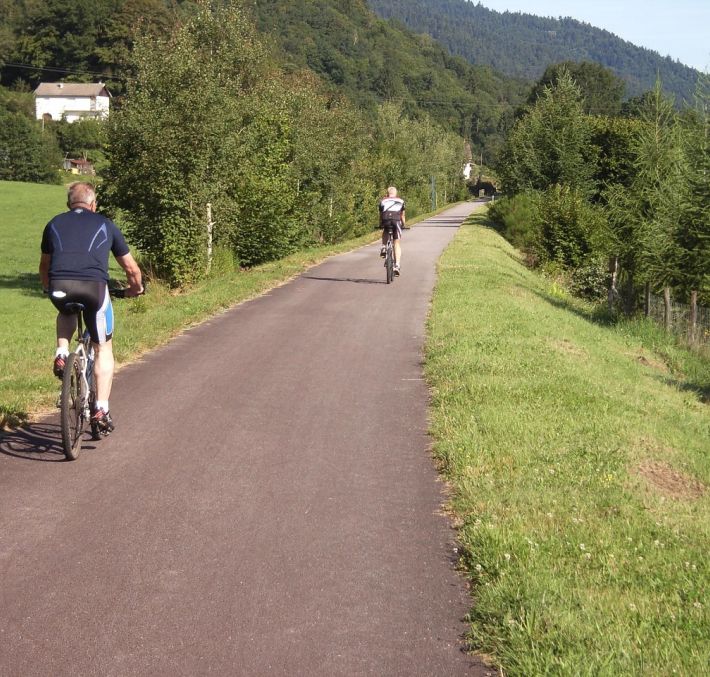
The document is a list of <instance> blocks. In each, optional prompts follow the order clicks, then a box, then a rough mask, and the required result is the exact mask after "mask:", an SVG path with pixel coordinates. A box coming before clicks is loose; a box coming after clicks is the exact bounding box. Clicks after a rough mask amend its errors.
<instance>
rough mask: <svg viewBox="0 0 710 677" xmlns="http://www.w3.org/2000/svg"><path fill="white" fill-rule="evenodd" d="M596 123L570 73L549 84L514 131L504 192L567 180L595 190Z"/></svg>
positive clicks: (504, 166)
mask: <svg viewBox="0 0 710 677" xmlns="http://www.w3.org/2000/svg"><path fill="white" fill-rule="evenodd" d="M591 138H592V126H591V124H590V123H589V118H588V116H586V115H585V114H584V112H583V110H582V103H581V94H580V91H579V88H578V87H577V86H576V85H575V83H574V82H573V80H572V77H571V76H570V75H569V73H567V72H565V71H563V72H561V73H560V76H559V78H558V80H557V82H556V83H555V84H554V85H551V86H545V87H544V88H543V91H542V94H541V95H540V96H539V97H538V98H537V100H536V101H535V104H534V105H533V106H532V107H531V108H530V109H529V110H528V112H527V113H526V114H525V115H524V116H523V117H521V118H520V119H519V120H518V121H517V122H516V123H515V126H514V127H513V129H512V131H511V132H510V134H509V136H508V139H507V142H506V146H505V150H504V153H503V158H502V160H501V162H500V167H499V173H500V176H501V179H502V181H503V187H504V190H505V191H506V192H508V193H511V194H516V193H519V192H522V191H526V190H545V189H546V188H547V187H548V186H550V185H554V184H565V185H567V186H570V187H571V188H573V189H574V190H575V191H578V192H581V193H583V194H591V193H592V192H593V191H594V186H593V183H592V177H593V176H594V173H595V171H596V157H595V153H594V147H593V146H592V144H591Z"/></svg>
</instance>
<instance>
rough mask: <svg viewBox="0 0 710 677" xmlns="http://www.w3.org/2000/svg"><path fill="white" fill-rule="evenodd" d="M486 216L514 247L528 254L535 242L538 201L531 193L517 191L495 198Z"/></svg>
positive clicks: (532, 250) (531, 251)
mask: <svg viewBox="0 0 710 677" xmlns="http://www.w3.org/2000/svg"><path fill="white" fill-rule="evenodd" d="M488 216H489V217H490V219H491V221H492V222H493V223H494V224H495V226H496V229H497V230H498V232H499V233H500V234H501V235H502V236H503V237H504V238H505V239H506V240H508V242H510V243H511V244H512V245H513V246H514V247H515V248H516V249H519V250H521V251H523V252H525V253H526V254H528V255H530V254H532V253H533V252H534V249H535V244H536V242H537V232H538V231H537V224H538V222H539V217H538V201H537V200H536V199H535V195H534V194H533V193H518V194H517V195H511V196H510V197H504V198H502V199H500V200H496V201H495V202H493V203H491V204H490V206H489V207H488Z"/></svg>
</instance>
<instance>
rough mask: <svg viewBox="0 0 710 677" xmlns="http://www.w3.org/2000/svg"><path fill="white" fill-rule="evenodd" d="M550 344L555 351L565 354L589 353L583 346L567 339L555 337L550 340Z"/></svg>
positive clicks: (581, 354)
mask: <svg viewBox="0 0 710 677" xmlns="http://www.w3.org/2000/svg"><path fill="white" fill-rule="evenodd" d="M550 345H551V346H552V347H553V348H554V349H555V350H557V351H559V352H561V353H565V354H566V355H573V356H574V357H585V358H586V357H589V354H588V353H587V351H586V350H584V349H583V348H580V347H579V346H578V345H575V344H574V343H572V341H569V340H567V339H555V340H552V341H550Z"/></svg>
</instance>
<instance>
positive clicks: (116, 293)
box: [108, 282, 148, 299]
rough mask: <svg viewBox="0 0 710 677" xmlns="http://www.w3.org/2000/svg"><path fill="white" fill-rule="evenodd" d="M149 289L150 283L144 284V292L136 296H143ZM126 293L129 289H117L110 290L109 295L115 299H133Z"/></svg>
mask: <svg viewBox="0 0 710 677" xmlns="http://www.w3.org/2000/svg"><path fill="white" fill-rule="evenodd" d="M147 289H148V283H147V282H143V291H141V292H140V293H139V294H136V296H143V295H144V294H145V293H146V291H147ZM126 291H128V288H127V287H116V288H114V289H109V290H108V293H109V294H110V295H111V296H113V298H115V299H125V298H133V297H129V296H126Z"/></svg>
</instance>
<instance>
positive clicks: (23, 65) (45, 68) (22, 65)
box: [0, 61, 133, 82]
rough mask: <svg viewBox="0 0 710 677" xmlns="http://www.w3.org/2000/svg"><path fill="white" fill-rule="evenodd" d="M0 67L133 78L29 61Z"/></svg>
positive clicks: (124, 79)
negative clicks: (38, 64) (41, 64)
mask: <svg viewBox="0 0 710 677" xmlns="http://www.w3.org/2000/svg"><path fill="white" fill-rule="evenodd" d="M0 67H2V68H6V67H10V68H22V69H27V70H35V71H49V72H52V73H66V74H69V75H92V76H97V77H100V78H105V79H106V80H118V81H119V82H129V81H131V80H132V79H133V78H126V77H121V76H116V75H108V74H106V73H98V72H96V71H82V70H73V69H71V68H55V67H54V66H33V65H31V64H28V63H16V62H13V61H5V62H4V63H0Z"/></svg>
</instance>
